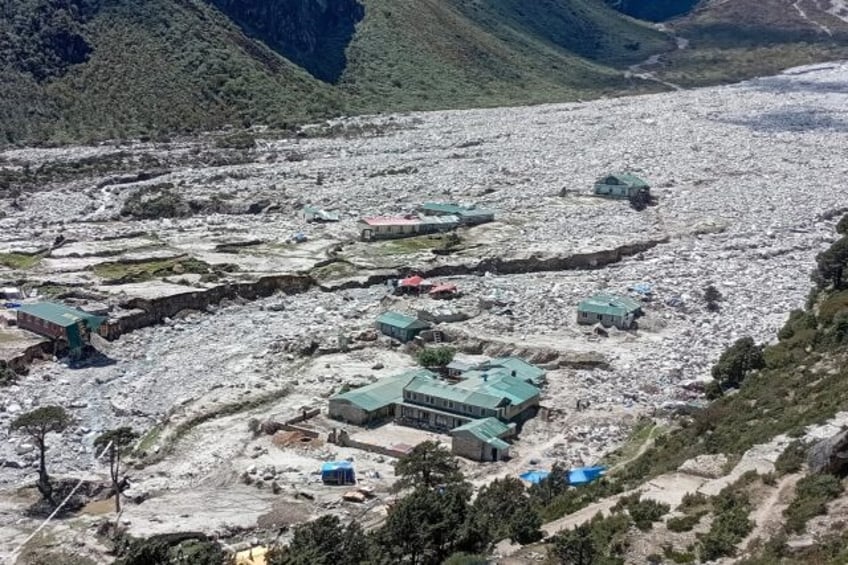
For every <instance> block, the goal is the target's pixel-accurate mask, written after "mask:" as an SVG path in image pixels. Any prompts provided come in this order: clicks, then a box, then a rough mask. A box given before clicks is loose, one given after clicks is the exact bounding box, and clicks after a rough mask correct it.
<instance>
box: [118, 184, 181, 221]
mask: <svg viewBox="0 0 848 565" xmlns="http://www.w3.org/2000/svg"><path fill="white" fill-rule="evenodd" d="M173 188H174V185H172V184H171V183H164V184H159V185H153V186H148V187H145V188H143V189H141V190H139V191H138V192H136V193H135V194H133V195H132V196H130V197H129V198H127V201H126V202H125V203H124V206H123V207H122V208H121V215H122V216H129V217H131V218H135V219H140V220H141V219H157V218H179V217H182V216H185V215H187V214H188V212H189V210H188V205H187V204H186V203H185V201H184V200H183V199H182V197H181V196H180V195H179V194H174V193H173V192H172V191H171V189H173Z"/></svg>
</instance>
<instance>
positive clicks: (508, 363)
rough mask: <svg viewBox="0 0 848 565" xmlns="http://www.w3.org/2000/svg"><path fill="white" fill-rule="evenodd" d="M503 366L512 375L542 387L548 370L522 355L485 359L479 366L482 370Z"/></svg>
mask: <svg viewBox="0 0 848 565" xmlns="http://www.w3.org/2000/svg"><path fill="white" fill-rule="evenodd" d="M495 368H501V369H505V370H506V371H507V372H509V374H510V375H512V376H513V377H516V378H518V379H521V380H522V381H524V382H526V383H530V384H531V385H533V386H535V387H540V386H542V385H543V384H544V382H545V377H546V376H547V371H545V370H544V369H540V368H539V367H537V366H536V365H533V364H531V363H528V362H527V361H525V360H524V359H521V358H520V357H498V358H496V359H491V360H489V361H485V362H484V363H482V364H481V365H480V367H479V369H480V370H481V371H486V370H489V369H495Z"/></svg>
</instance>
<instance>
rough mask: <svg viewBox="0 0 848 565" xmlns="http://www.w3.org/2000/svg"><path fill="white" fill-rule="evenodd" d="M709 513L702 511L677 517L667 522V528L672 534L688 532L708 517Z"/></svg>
mask: <svg viewBox="0 0 848 565" xmlns="http://www.w3.org/2000/svg"><path fill="white" fill-rule="evenodd" d="M706 514H707V511H706V510H702V511H700V512H697V513H696V514H684V515H683V516H675V517H673V518H669V519H668V520H666V523H665V525H666V527H667V528H668V529H669V531H672V532H688V531H691V530H692V528H694V527H695V526H697V525H698V522H700V521H701V518H703V517H704V516H706Z"/></svg>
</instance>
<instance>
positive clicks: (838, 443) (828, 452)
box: [807, 430, 848, 475]
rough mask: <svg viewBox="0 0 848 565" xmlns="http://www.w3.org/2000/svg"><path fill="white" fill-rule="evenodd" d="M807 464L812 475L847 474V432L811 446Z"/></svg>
mask: <svg viewBox="0 0 848 565" xmlns="http://www.w3.org/2000/svg"><path fill="white" fill-rule="evenodd" d="M807 464H808V465H809V466H810V471H811V472H813V473H832V474H834V475H843V474H845V473H846V472H848V430H844V431H841V432H839V433H838V434H836V435H833V436H831V437H829V438H827V439H823V440H821V441H820V442H818V443H816V444H815V445H813V446H812V447H811V448H810V450H809V451H808V452H807Z"/></svg>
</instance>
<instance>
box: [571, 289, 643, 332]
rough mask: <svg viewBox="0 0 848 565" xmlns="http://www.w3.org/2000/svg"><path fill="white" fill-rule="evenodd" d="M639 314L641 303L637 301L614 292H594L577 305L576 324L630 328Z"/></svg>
mask: <svg viewBox="0 0 848 565" xmlns="http://www.w3.org/2000/svg"><path fill="white" fill-rule="evenodd" d="M641 315H642V305H641V304H640V303H639V302H638V301H636V300H633V299H632V298H629V297H627V296H618V295H614V294H596V295H594V296H592V297H591V298H589V299H587V300H584V301H582V302H581V303H580V305H579V306H578V307H577V323H578V324H601V325H603V326H604V327H607V328H608V327H610V326H615V327H617V328H618V329H621V330H629V329H630V328H632V327H633V322H635V321H636V318H638V317H639V316H641Z"/></svg>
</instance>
